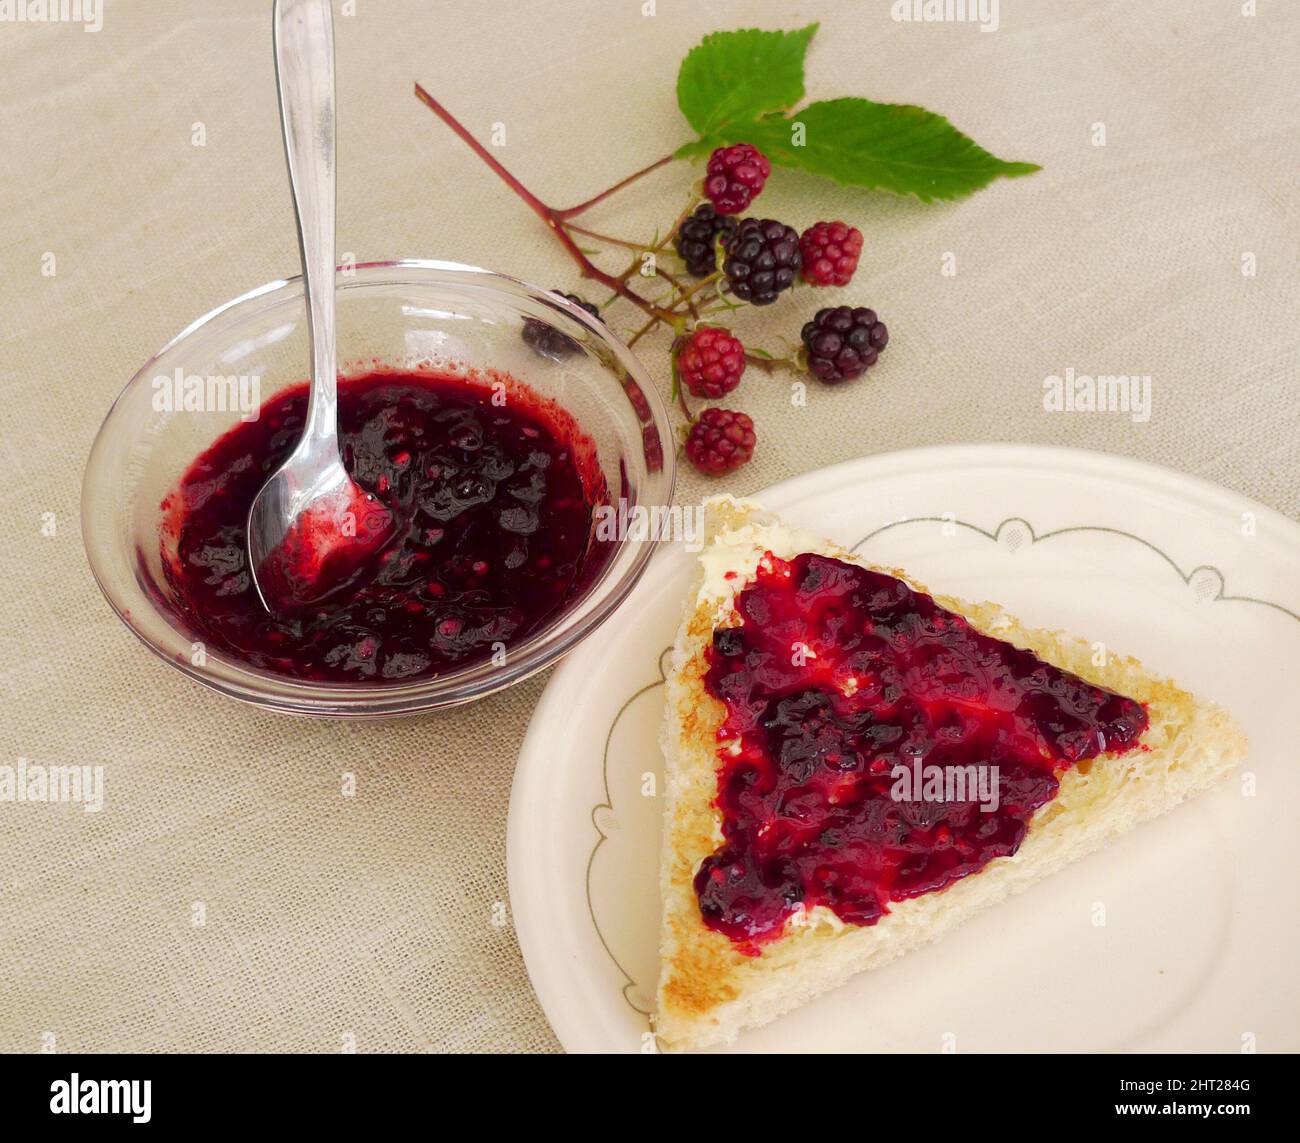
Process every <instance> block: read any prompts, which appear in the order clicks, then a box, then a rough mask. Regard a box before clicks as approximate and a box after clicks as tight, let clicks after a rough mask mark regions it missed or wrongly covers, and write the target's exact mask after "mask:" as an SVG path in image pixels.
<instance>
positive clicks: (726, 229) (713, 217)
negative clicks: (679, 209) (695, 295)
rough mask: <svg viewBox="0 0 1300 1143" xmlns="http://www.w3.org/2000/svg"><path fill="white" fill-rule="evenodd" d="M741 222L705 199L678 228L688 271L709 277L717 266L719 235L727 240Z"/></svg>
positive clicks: (680, 252)
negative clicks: (714, 207)
mask: <svg viewBox="0 0 1300 1143" xmlns="http://www.w3.org/2000/svg"><path fill="white" fill-rule="evenodd" d="M739 225H740V223H739V222H737V221H736V219H734V218H730V217H728V216H727V215H725V214H719V213H718V212H717V211H716V210H714V209H713V204H712V203H707V202H705V203H701V204H700V205H699V206H697V207H696V208H695V213H694V214H692V215H691V216H690V218H688V219H686V221H684V222H683V223H682V224H681V226H679V227H678V228H677V238H676V241H675V246H676V248H677V256H678V257H679V258H680V259H681V260H682V261H683V262H685V263H686V272H687V273H688V274H690V275H691V276H692V277H694V278H707V277H708V276H709V275H710V274H712V273H713V271H714V269H715V268H716V267H717V254H716V251H715V247H716V243H717V241H718V238H719V236H721V238H722V239H723V241H724V242H725V241H726V240H727V239H728V238H730V237H731V236H732V235H733V234H735V232H736V227H737V226H739Z"/></svg>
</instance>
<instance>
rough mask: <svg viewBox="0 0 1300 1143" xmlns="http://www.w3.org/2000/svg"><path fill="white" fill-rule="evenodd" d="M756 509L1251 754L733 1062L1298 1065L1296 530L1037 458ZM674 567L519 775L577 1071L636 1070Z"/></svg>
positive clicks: (623, 621) (519, 830) (801, 491)
mask: <svg viewBox="0 0 1300 1143" xmlns="http://www.w3.org/2000/svg"><path fill="white" fill-rule="evenodd" d="M758 499H760V500H761V501H762V502H763V504H764V505H765V506H766V507H769V508H771V509H773V510H775V511H778V512H780V513H782V514H783V515H784V516H785V517H786V518H787V519H788V520H789V521H790V522H791V523H792V524H796V525H799V526H802V527H806V528H810V529H813V530H815V531H817V532H819V533H822V534H824V535H826V536H829V537H830V538H832V539H834V540H836V541H838V542H839V543H841V544H845V545H856V550H858V551H859V552H861V553H862V554H863V555H865V556H867V557H869V558H871V559H872V560H874V561H877V562H880V563H884V564H891V565H896V566H901V567H905V568H907V569H908V570H909V571H910V572H911V573H913V574H914V575H916V576H917V577H918V578H919V579H920V581H921V582H923V583H925V584H927V585H928V586H929V587H930V588H931V589H933V590H935V591H942V592H944V593H951V594H953V595H957V596H962V597H965V598H967V599H976V600H978V599H984V598H987V599H992V600H996V601H998V602H999V603H1002V604H1004V605H1006V606H1007V607H1008V608H1009V609H1010V610H1011V611H1012V612H1013V613H1014V614H1016V615H1018V616H1019V617H1020V618H1021V619H1023V620H1025V621H1026V622H1027V623H1030V624H1033V625H1036V626H1046V627H1062V628H1066V629H1068V630H1071V631H1073V632H1075V633H1077V634H1080V635H1084V636H1086V637H1088V638H1089V639H1094V640H1101V641H1104V642H1105V643H1106V644H1107V646H1110V647H1113V648H1115V649H1116V650H1117V651H1120V652H1122V653H1126V654H1134V655H1137V656H1138V657H1139V658H1141V659H1142V660H1143V662H1144V663H1145V664H1146V665H1147V666H1148V667H1149V668H1150V669H1151V670H1153V671H1156V672H1158V673H1160V674H1167V675H1171V676H1173V677H1174V678H1176V679H1178V680H1179V681H1180V682H1182V683H1183V684H1184V685H1185V686H1187V687H1189V688H1190V689H1192V690H1194V691H1196V692H1198V693H1200V694H1202V695H1205V696H1206V697H1209V698H1212V699H1214V700H1215V701H1217V702H1219V703H1221V704H1223V705H1225V706H1226V707H1228V708H1229V709H1230V710H1231V711H1232V712H1233V713H1234V714H1235V715H1236V716H1237V718H1238V719H1239V720H1240V721H1241V723H1242V724H1243V726H1244V727H1245V729H1246V732H1247V734H1248V735H1249V736H1250V741H1251V752H1250V756H1249V759H1248V761H1247V763H1246V765H1245V767H1244V770H1245V774H1244V775H1243V776H1242V779H1241V780H1240V781H1238V780H1237V779H1233V780H1230V781H1228V782H1225V783H1223V784H1222V785H1221V786H1220V787H1218V788H1216V789H1215V790H1214V791H1212V792H1211V793H1209V794H1206V795H1203V796H1202V797H1200V798H1199V799H1197V800H1195V801H1193V802H1191V803H1189V804H1188V805H1186V806H1183V807H1180V808H1179V809H1177V810H1175V811H1174V812H1173V813H1172V814H1169V815H1167V816H1166V817H1164V818H1162V819H1160V820H1158V821H1155V822H1151V823H1148V824H1146V825H1143V826H1141V827H1139V828H1138V829H1136V830H1134V831H1133V832H1132V833H1129V834H1127V835H1125V836H1124V837H1123V838H1121V839H1120V840H1119V841H1118V842H1117V843H1115V844H1113V845H1112V846H1110V847H1109V849H1107V850H1105V851H1104V852H1102V853H1099V854H1096V855H1094V856H1093V857H1091V858H1088V859H1086V860H1084V861H1082V862H1079V863H1078V864H1076V865H1074V866H1072V867H1071V868H1069V869H1067V870H1065V871H1063V872H1062V873H1060V874H1058V875H1057V876H1055V877H1052V878H1050V879H1048V880H1047V881H1045V882H1043V883H1041V884H1039V885H1036V886H1035V887H1034V888H1032V889H1031V890H1029V891H1028V892H1026V893H1024V894H1021V895H1020V896H1019V897H1016V898H1013V899H1012V900H1010V901H1008V902H1005V903H1003V904H1001V905H999V906H997V907H996V908H994V909H992V910H990V911H988V912H986V913H984V914H982V915H981V916H979V917H977V918H975V919H974V920H972V921H971V922H970V923H968V924H967V925H965V926H964V927H963V928H961V929H960V930H958V931H957V932H956V933H954V934H952V935H951V936H949V937H948V938H946V939H945V940H943V941H941V942H939V943H938V944H936V945H932V946H930V947H928V948H925V949H922V950H919V951H917V952H914V953H911V954H910V955H908V956H906V957H904V958H902V959H901V960H899V961H896V962H894V963H893V964H891V965H889V966H887V967H885V968H883V969H880V970H878V971H876V972H870V973H866V974H864V975H862V976H859V977H857V978H856V979H855V980H853V981H852V982H850V983H849V984H847V985H846V986H844V987H843V988H841V989H838V990H837V991H835V992H833V993H832V994H830V995H828V996H825V997H823V998H821V999H820V1000H818V1001H816V1002H815V1003H813V1004H810V1005H808V1006H806V1007H804V1008H803V1009H801V1010H799V1011H797V1012H794V1013H791V1014H790V1015H788V1016H785V1017H783V1018H781V1019H780V1020H777V1021H775V1022H774V1023H772V1024H769V1025H767V1026H766V1027H764V1028H760V1029H758V1030H756V1031H752V1032H749V1033H747V1034H745V1035H743V1036H742V1037H741V1039H740V1040H739V1041H738V1043H737V1044H736V1049H738V1050H744V1051H763V1050H777V1049H779V1050H787V1051H788V1050H868V1051H939V1050H942V1049H945V1048H946V1049H948V1050H952V1048H953V1047H955V1048H956V1049H957V1050H959V1051H1001V1050H1010V1051H1031V1050H1138V1049H1142V1050H1152V1051H1159V1050H1180V1049H1198V1050H1223V1051H1241V1050H1242V1047H1243V1044H1245V1045H1246V1046H1247V1047H1249V1046H1252V1045H1253V1046H1256V1047H1257V1048H1258V1050H1259V1051H1277V1050H1279V1049H1290V1050H1292V1051H1294V1050H1296V1049H1297V1048H1300V993H1298V991H1297V987H1298V986H1297V978H1296V974H1295V971H1294V965H1295V950H1296V948H1297V947H1300V894H1298V893H1297V876H1300V871H1297V868H1296V857H1297V840H1296V839H1297V831H1298V830H1300V824H1298V823H1297V818H1296V813H1295V807H1296V806H1297V804H1300V748H1298V747H1297V734H1296V730H1297V723H1298V720H1300V671H1298V670H1297V666H1298V664H1300V526H1297V525H1296V524H1295V523H1294V522H1293V521H1290V520H1288V519H1286V518H1285V517H1283V516H1281V515H1280V514H1278V513H1277V512H1274V511H1273V510H1272V509H1269V508H1265V507H1263V506H1261V505H1257V504H1253V503H1251V502H1250V501H1247V500H1244V499H1242V498H1241V497H1238V496H1236V495H1233V494H1231V493H1229V492H1226V491H1224V490H1223V489H1220V488H1216V487H1214V486H1212V485H1209V484H1206V483H1204V482H1201V481H1197V480H1194V479H1192V478H1190V477H1186V476H1183V475H1180V474H1178V473H1175V472H1172V471H1169V470H1167V469H1163V468H1157V467H1154V466H1151V465H1146V464H1141V463H1138V462H1135V461H1131V460H1125V459H1122V458H1119V457H1113V456H1104V455H1101V454H1097V453H1088V452H1081V451H1072V450H1064V449H1049V448H1035V447H1029V446H1002V445H987V446H985V445H980V446H965V447H959V448H935V449H918V450H913V451H909V452H900V453H892V454H889V455H885V456H873V457H864V458H862V459H861V460H855V461H850V462H848V463H846V464H840V465H836V466H835V467H833V468H827V469H823V470H821V471H818V472H813V473H809V474H807V475H805V476H801V477H798V478H797V479H794V480H790V481H786V482H785V483H783V484H780V485H777V486H775V487H773V488H772V489H770V490H768V492H767V493H765V494H761V495H760V496H759V497H758ZM692 562H693V557H692V556H691V555H690V554H689V553H687V552H685V551H684V550H682V549H679V548H672V547H669V548H665V550H664V551H662V552H661V553H659V554H658V555H657V556H656V558H655V561H654V563H653V564H652V566H651V568H650V570H649V572H648V573H647V574H646V576H645V578H644V579H643V580H642V582H641V583H640V584H639V585H638V587H637V589H636V591H635V592H634V593H633V594H632V596H631V597H629V599H628V600H627V601H626V602H625V603H624V605H623V607H622V608H621V609H620V610H619V612H618V613H617V614H616V615H615V616H614V617H613V619H611V620H610V622H609V623H607V624H606V625H605V627H603V628H602V629H601V630H600V631H599V632H598V633H597V634H596V635H594V636H593V637H592V638H590V639H588V640H587V641H586V643H584V644H583V646H581V647H580V648H578V649H577V650H575V651H574V652H573V653H572V654H571V655H570V656H569V657H568V659H567V660H566V661H565V662H564V663H563V664H562V665H561V666H560V667H559V668H558V670H557V671H556V672H555V675H554V677H553V678H552V680H551V682H550V684H549V685H548V686H547V688H546V691H545V693H544V695H543V696H542V700H541V702H540V703H539V704H538V707H537V711H536V713H535V714H534V716H533V721H532V724H531V727H530V729H529V732H528V735H527V737H526V739H525V741H524V745H523V749H522V752H521V754H520V759H519V768H518V771H517V773H516V775H515V782H514V790H513V792H512V795H511V801H510V824H509V839H508V860H509V872H510V897H511V902H512V906H513V909H514V919H515V924H516V927H517V930H518V933H519V943H520V946H521V947H522V949H523V954H524V959H525V961H526V963H527V965H528V972H529V974H530V976H531V978H532V982H533V986H534V987H535V988H536V990H537V995H538V997H539V998H540V1000H541V1003H542V1007H543V1008H544V1009H545V1010H546V1014H547V1016H548V1017H549V1018H550V1021H551V1024H552V1025H553V1026H554V1028H555V1032H556V1035H557V1036H558V1037H559V1038H560V1041H561V1042H562V1043H563V1044H564V1046H565V1047H566V1048H567V1049H569V1050H570V1051H642V1050H653V1046H654V1045H653V1038H652V1037H651V1036H650V1035H649V1032H648V1029H649V1022H648V1017H647V1013H648V1012H649V1011H650V1009H651V1007H652V1004H653V998H654V988H655V975H656V972H657V968H658V963H657V950H656V944H657V940H658V922H659V900H658V896H659V895H658V857H659V844H660V824H661V823H660V812H661V807H660V801H659V799H658V798H657V797H656V796H653V794H652V795H651V796H645V795H644V794H643V790H644V789H647V788H650V787H649V786H648V783H649V782H650V779H649V778H648V777H647V775H656V778H657V775H658V774H659V771H660V756H659V747H658V733H659V724H660V719H661V717H662V713H663V686H662V673H661V672H662V667H663V663H664V657H663V652H664V651H665V649H666V648H667V647H668V646H669V644H670V643H671V642H672V639H673V636H674V633H675V630H676V626H677V622H678V619H679V617H680V615H681V611H682V607H683V601H684V598H685V593H686V590H687V587H688V585H689V582H690V577H691V572H692ZM656 788H657V785H656ZM1099 922H1104V923H1099ZM1244 1037H1249V1039H1245V1040H1243V1038H1244Z"/></svg>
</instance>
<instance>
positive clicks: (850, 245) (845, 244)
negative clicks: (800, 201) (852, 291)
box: [799, 222, 862, 286]
mask: <svg viewBox="0 0 1300 1143" xmlns="http://www.w3.org/2000/svg"><path fill="white" fill-rule="evenodd" d="M799 253H800V254H802V255H803V280H804V281H805V282H807V283H808V284H809V285H813V286H847V285H848V284H849V279H851V278H852V277H853V271H854V270H856V269H857V268H858V257H859V255H861V253H862V231H860V230H859V229H858V228H857V227H856V226H850V225H849V224H848V223H847V222H818V223H816V224H815V225H813V226H810V227H808V229H807V230H805V231H804V232H803V233H802V234H801V235H799Z"/></svg>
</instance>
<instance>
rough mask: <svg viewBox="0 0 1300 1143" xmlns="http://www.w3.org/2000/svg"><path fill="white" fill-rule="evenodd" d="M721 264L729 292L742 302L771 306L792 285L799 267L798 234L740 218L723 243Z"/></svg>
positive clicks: (771, 221)
mask: <svg viewBox="0 0 1300 1143" xmlns="http://www.w3.org/2000/svg"><path fill="white" fill-rule="evenodd" d="M726 250H727V257H726V259H725V260H724V261H723V263H722V272H723V273H724V274H726V276H727V281H728V282H729V284H730V286H731V292H732V293H733V294H735V295H736V297H738V298H739V299H740V300H741V301H742V302H751V303H752V304H754V305H756V306H766V305H771V303H772V302H774V301H776V299H777V296H778V295H779V294H780V293H781V291H782V290H787V289H789V288H790V287H791V286H793V285H794V280H795V278H796V277H798V275H799V269H800V267H801V266H802V265H803V255H802V254H800V253H799V235H798V233H797V232H796V231H795V230H794V229H793V228H792V227H789V226H786V225H785V224H784V223H781V222H777V221H776V220H775V219H773V218H744V219H741V222H740V225H739V226H738V227H737V228H736V233H735V234H733V235H732V236H731V237H730V238H729V239H727V247H726Z"/></svg>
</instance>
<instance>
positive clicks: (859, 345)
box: [800, 306, 889, 385]
mask: <svg viewBox="0 0 1300 1143" xmlns="http://www.w3.org/2000/svg"><path fill="white" fill-rule="evenodd" d="M800 337H802V338H803V343H804V345H805V346H807V347H808V369H809V371H810V372H811V373H812V375H813V376H814V377H817V378H819V379H820V380H822V381H825V382H826V383H827V384H828V385H834V384H836V383H837V382H839V381H848V380H850V379H851V378H853V377H858V376H861V374H863V373H865V372H866V371H867V370H868V369H870V368H871V366H873V365H874V364H875V363H876V358H877V357H878V356H879V355H880V352H881V350H883V349H884V348H885V346H886V345H888V344H889V331H888V330H887V329H886V328H885V323H884V322H883V321H879V320H878V319H877V318H876V311H875V310H869V309H867V308H866V306H857V307H855V308H853V309H850V308H849V307H848V306H831V307H829V308H827V309H824V310H818V311H817V313H816V315H814V317H813V319H812V321H810V322H806V323H804V327H803V329H802V330H801V331H800Z"/></svg>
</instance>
